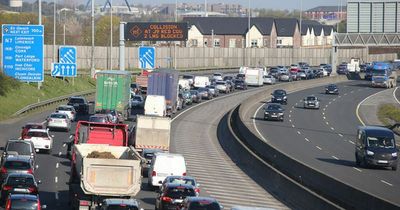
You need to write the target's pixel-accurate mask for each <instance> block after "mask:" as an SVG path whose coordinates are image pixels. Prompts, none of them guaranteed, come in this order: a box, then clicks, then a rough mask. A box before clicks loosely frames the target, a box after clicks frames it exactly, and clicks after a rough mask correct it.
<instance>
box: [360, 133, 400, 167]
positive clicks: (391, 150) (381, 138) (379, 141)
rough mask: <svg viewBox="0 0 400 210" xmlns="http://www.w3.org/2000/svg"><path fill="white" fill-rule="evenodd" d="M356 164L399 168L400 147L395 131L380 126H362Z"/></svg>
mask: <svg viewBox="0 0 400 210" xmlns="http://www.w3.org/2000/svg"><path fill="white" fill-rule="evenodd" d="M355 150H356V151H355V157H356V165H359V166H363V167H368V166H379V167H390V168H392V170H394V171H395V170H397V163H398V158H397V156H398V149H397V148H396V141H395V137H394V134H393V131H391V130H389V129H388V128H385V127H380V126H360V127H358V131H357V141H356V148H355Z"/></svg>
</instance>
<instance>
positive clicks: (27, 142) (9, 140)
mask: <svg viewBox="0 0 400 210" xmlns="http://www.w3.org/2000/svg"><path fill="white" fill-rule="evenodd" d="M29 130H33V129H29ZM8 142H21V143H24V144H31V143H32V142H31V141H26V140H23V139H8V140H7V143H8Z"/></svg>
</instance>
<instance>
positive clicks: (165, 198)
mask: <svg viewBox="0 0 400 210" xmlns="http://www.w3.org/2000/svg"><path fill="white" fill-rule="evenodd" d="M161 200H162V201H165V202H172V198H170V197H167V196H163V197H161Z"/></svg>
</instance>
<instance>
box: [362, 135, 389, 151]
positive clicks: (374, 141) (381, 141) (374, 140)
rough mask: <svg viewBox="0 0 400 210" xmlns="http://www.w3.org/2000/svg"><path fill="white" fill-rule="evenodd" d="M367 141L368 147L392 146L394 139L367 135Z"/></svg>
mask: <svg viewBox="0 0 400 210" xmlns="http://www.w3.org/2000/svg"><path fill="white" fill-rule="evenodd" d="M367 143H368V146H370V147H379V148H394V139H393V138H392V137H388V136H368V137H367Z"/></svg>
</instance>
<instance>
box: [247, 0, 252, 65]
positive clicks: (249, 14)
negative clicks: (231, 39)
mask: <svg viewBox="0 0 400 210" xmlns="http://www.w3.org/2000/svg"><path fill="white" fill-rule="evenodd" d="M248 3H249V7H248V15H247V16H248V17H247V38H248V40H247V47H251V40H250V18H251V9H250V0H249V1H248ZM247 57H248V58H247V59H248V65H249V66H250V63H251V58H250V51H249V55H248V56H247Z"/></svg>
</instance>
